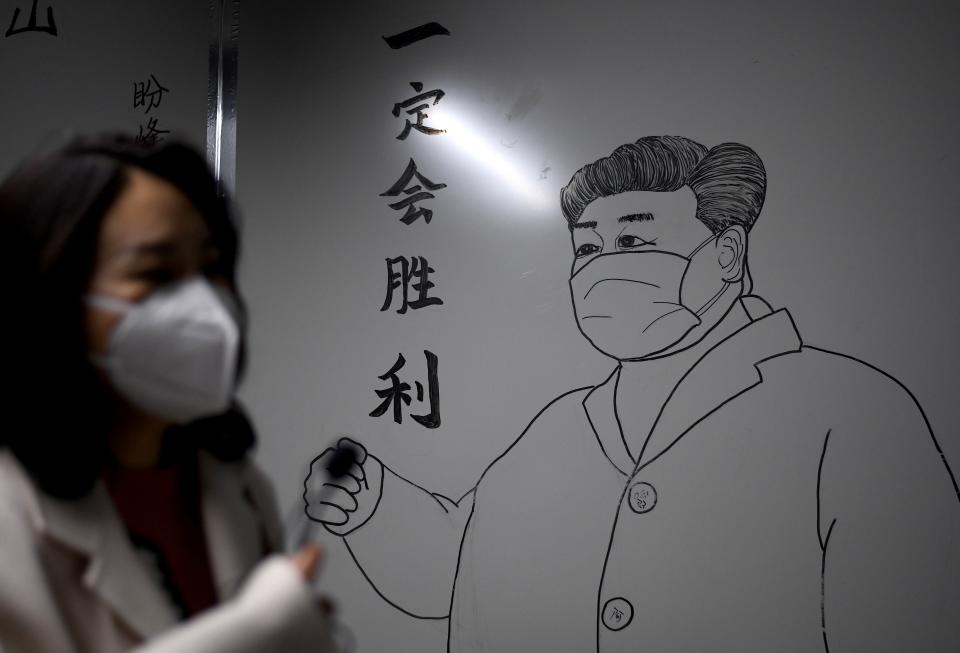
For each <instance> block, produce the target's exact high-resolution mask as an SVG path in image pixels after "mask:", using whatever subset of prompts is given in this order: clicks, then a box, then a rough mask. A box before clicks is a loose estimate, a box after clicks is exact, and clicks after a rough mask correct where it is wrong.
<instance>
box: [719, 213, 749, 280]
mask: <svg viewBox="0 0 960 653" xmlns="http://www.w3.org/2000/svg"><path fill="white" fill-rule="evenodd" d="M717 250H718V251H717V262H718V263H719V264H720V270H721V271H722V273H723V280H724V281H726V282H727V283H737V282H738V281H741V280H742V279H743V274H744V271H745V269H746V262H747V232H746V230H745V229H744V228H743V227H741V226H740V225H734V226H732V227H727V228H726V229H725V230H724V231H723V232H722V233H720V235H719V236H717Z"/></svg>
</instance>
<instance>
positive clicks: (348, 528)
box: [304, 440, 474, 619]
mask: <svg viewBox="0 0 960 653" xmlns="http://www.w3.org/2000/svg"><path fill="white" fill-rule="evenodd" d="M344 444H346V445H347V446H353V447H358V448H359V449H360V450H361V456H360V459H359V462H358V464H357V466H356V467H355V468H354V470H353V472H352V473H351V474H350V476H349V477H348V478H347V479H346V480H343V481H337V482H336V483H335V484H334V486H333V487H330V486H331V483H332V482H324V481H323V479H324V474H323V468H324V465H325V464H327V460H328V459H329V458H330V457H331V456H332V455H333V454H332V453H330V452H332V451H333V450H332V449H330V450H327V451H326V452H324V453H323V454H321V455H320V456H318V457H317V458H316V459H315V460H314V461H313V463H312V464H311V472H310V476H308V477H307V480H306V481H305V482H304V486H305V492H304V500H305V502H306V505H307V516H308V517H310V518H311V519H313V520H315V521H319V522H320V523H322V524H323V525H324V526H325V527H326V528H327V530H329V531H330V532H331V533H334V534H336V535H341V536H343V537H344V541H345V542H346V545H347V548H348V550H349V551H350V554H351V555H352V556H353V559H354V560H355V561H356V563H357V566H358V567H359V568H360V570H361V571H362V572H363V574H364V576H365V577H366V578H367V580H368V581H370V584H371V585H372V586H373V588H374V589H375V590H376V591H377V593H378V594H379V595H380V596H381V597H383V599H384V600H386V601H387V602H388V603H390V604H391V605H393V606H394V607H396V608H397V609H399V610H401V611H402V612H405V613H406V614H409V615H411V616H413V617H417V618H421V619H445V618H447V617H448V616H449V612H450V595H451V593H452V591H453V582H454V578H455V577H456V572H457V560H458V557H459V554H460V543H461V541H462V539H463V533H464V531H465V529H466V526H467V522H468V520H469V517H470V513H471V510H472V507H473V497H474V491H473V490H471V491H469V492H468V493H467V494H466V495H464V496H463V497H462V498H461V499H460V500H459V501H454V500H452V499H449V498H447V497H444V496H441V495H439V494H432V493H430V492H428V491H427V490H425V489H423V488H422V487H420V486H418V485H415V484H413V483H411V482H410V481H408V480H406V479H404V478H402V477H400V476H399V475H397V474H395V473H394V472H393V471H391V470H390V469H389V468H387V467H386V466H384V465H383V463H381V462H380V461H379V460H378V459H377V458H375V457H374V456H371V455H369V454H367V453H366V451H365V450H363V448H362V447H361V446H360V445H359V444H357V443H356V442H352V441H350V440H341V442H340V443H338V446H343V445H344Z"/></svg>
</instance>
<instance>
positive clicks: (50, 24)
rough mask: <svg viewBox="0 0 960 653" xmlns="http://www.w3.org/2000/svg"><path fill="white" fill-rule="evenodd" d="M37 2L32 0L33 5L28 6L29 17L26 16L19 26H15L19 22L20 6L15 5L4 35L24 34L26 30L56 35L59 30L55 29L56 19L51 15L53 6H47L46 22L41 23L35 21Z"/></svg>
mask: <svg viewBox="0 0 960 653" xmlns="http://www.w3.org/2000/svg"><path fill="white" fill-rule="evenodd" d="M37 3H38V0H33V5H31V7H30V18H28V19H27V22H26V24H25V25H23V26H21V27H18V26H17V25H18V24H19V23H18V19H19V18H20V7H15V8H14V10H13V18H11V19H10V27H8V28H7V31H6V33H5V34H4V36H6V37H7V38H9V37H11V36H16V35H17V34H26V33H27V32H39V33H41V34H49V35H50V36H57V35H58V34H59V32H58V31H57V21H56V20H55V19H54V17H53V6H47V24H46V25H42V24H40V23H39V22H38V21H37Z"/></svg>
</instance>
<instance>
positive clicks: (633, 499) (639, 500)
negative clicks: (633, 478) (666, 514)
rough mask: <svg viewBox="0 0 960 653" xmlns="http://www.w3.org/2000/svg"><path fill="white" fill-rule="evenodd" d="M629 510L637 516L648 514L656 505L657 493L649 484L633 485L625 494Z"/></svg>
mask: <svg viewBox="0 0 960 653" xmlns="http://www.w3.org/2000/svg"><path fill="white" fill-rule="evenodd" d="M627 500H628V501H629V502H630V509H631V510H633V511H634V512H635V513H637V514H638V515H642V514H643V513H645V512H650V511H651V510H653V507H654V506H655V505H657V491H656V489H654V487H653V486H652V485H650V484H649V483H635V484H633V485H632V486H630V491H629V492H628V493H627Z"/></svg>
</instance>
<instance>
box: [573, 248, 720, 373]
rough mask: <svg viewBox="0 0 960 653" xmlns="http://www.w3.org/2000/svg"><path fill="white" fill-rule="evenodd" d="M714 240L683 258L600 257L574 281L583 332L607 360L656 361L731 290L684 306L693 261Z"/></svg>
mask: <svg viewBox="0 0 960 653" xmlns="http://www.w3.org/2000/svg"><path fill="white" fill-rule="evenodd" d="M714 239H715V236H710V237H709V238H707V239H706V240H705V241H703V242H702V243H700V245H698V246H697V247H696V248H695V249H694V250H693V251H692V252H690V253H689V254H688V255H686V256H683V255H680V254H674V253H672V252H664V251H659V250H646V251H639V252H616V253H612V254H601V255H600V256H597V257H596V258H594V259H593V260H591V261H590V262H588V263H587V264H586V265H584V266H583V267H582V268H580V269H579V270H577V271H576V272H575V273H574V274H573V276H571V277H570V294H571V297H572V299H573V307H574V312H575V313H576V317H577V325H578V326H579V327H580V332H581V333H583V335H584V336H586V338H587V339H588V340H589V341H590V343H591V344H592V345H593V346H594V347H596V348H597V349H598V350H600V351H601V352H603V353H604V354H606V355H608V356H610V357H612V358H616V359H618V360H621V361H622V360H642V359H644V358H648V357H652V356H656V355H658V354H661V353H662V352H665V351H667V350H669V349H670V347H671V346H673V345H675V344H676V343H678V342H680V341H681V340H682V339H683V338H684V336H686V335H687V334H688V333H689V332H690V331H691V330H692V329H693V328H695V327H697V326H698V325H700V323H701V320H700V317H701V315H703V313H704V312H705V311H706V310H707V309H709V308H710V306H712V305H713V303H714V302H715V301H716V300H717V299H718V298H719V297H720V295H721V294H722V293H723V291H724V290H725V289H726V287H727V282H723V283H722V284H721V288H720V290H719V291H718V292H717V293H716V294H715V295H714V296H713V297H712V298H711V299H710V300H708V301H707V302H706V303H704V304H703V306H700V307H699V308H692V307H689V306H688V305H687V304H686V302H685V301H684V299H685V297H684V280H685V279H686V277H687V272H688V271H689V268H690V263H691V261H692V259H693V258H694V257H695V256H696V255H697V253H698V252H699V251H700V250H701V249H703V248H704V247H705V246H706V245H707V243H709V242H711V241H713V240H714Z"/></svg>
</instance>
